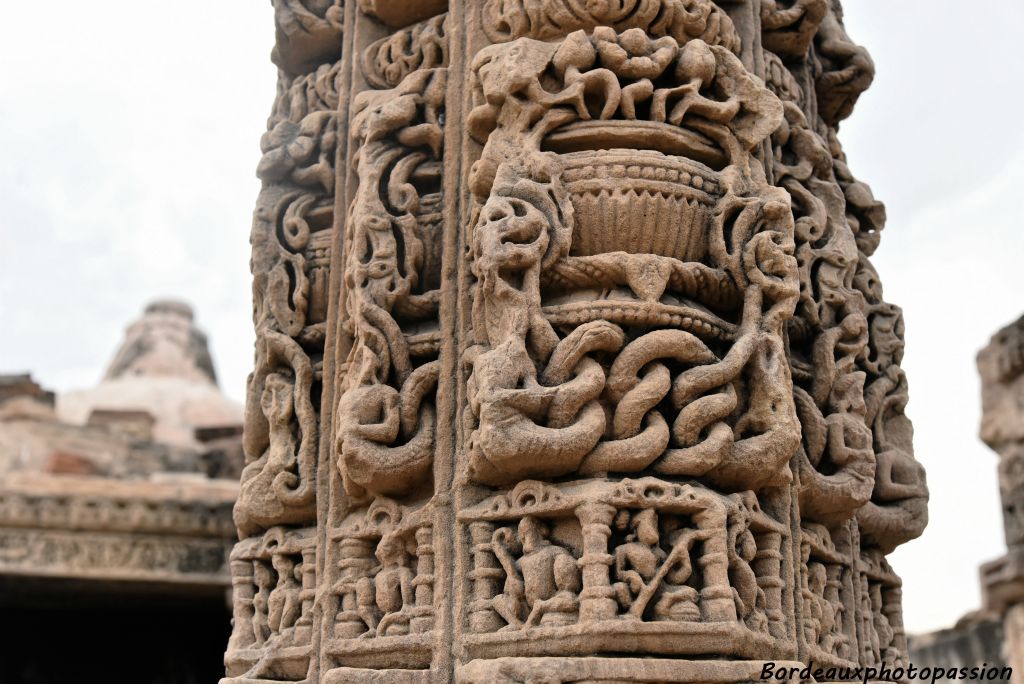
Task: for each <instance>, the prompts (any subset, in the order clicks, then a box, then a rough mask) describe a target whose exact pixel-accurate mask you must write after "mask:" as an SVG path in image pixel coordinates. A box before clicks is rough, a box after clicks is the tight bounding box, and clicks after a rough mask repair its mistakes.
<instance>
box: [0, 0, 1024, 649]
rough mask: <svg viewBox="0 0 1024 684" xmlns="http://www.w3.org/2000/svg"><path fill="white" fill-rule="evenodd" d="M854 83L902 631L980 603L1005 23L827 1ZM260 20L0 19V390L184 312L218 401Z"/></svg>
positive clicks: (231, 7) (249, 185) (1015, 246)
mask: <svg viewBox="0 0 1024 684" xmlns="http://www.w3.org/2000/svg"><path fill="white" fill-rule="evenodd" d="M846 22H847V28H848V30H849V32H850V34H851V36H853V38H854V39H855V40H857V41H859V42H860V43H862V44H863V45H865V46H866V47H867V48H868V49H869V50H870V51H871V53H872V55H873V57H874V59H875V63H876V65H877V67H878V76H877V78H876V80H875V83H874V85H873V86H872V88H871V89H870V90H869V91H868V92H867V93H866V94H865V95H864V96H863V97H862V98H861V101H860V103H859V104H858V106H857V110H856V111H855V112H854V114H853V116H852V118H851V119H849V120H848V121H847V122H845V123H844V124H843V126H842V132H841V136H840V137H841V139H842V141H843V143H844V145H845V148H846V150H847V153H848V155H849V158H850V165H851V168H852V169H853V171H854V173H855V174H856V175H857V176H858V177H859V178H861V179H862V180H865V181H867V182H869V183H870V184H871V186H872V188H873V189H874V191H875V195H876V196H877V197H878V198H879V199H882V200H884V201H885V202H886V204H887V206H888V213H889V222H888V227H887V228H886V230H885V232H884V233H883V237H882V245H881V247H880V249H879V251H878V253H877V254H876V256H875V258H874V263H875V265H876V266H877V267H878V270H879V272H880V273H881V275H882V279H883V282H884V283H885V292H886V296H887V298H888V299H889V300H890V301H892V302H894V303H897V304H900V305H901V306H903V308H904V310H905V314H906V322H907V355H906V359H905V362H904V366H905V368H906V371H907V374H908V376H909V380H910V396H911V402H910V407H909V413H910V414H911V417H912V418H913V419H914V424H915V428H916V448H917V455H918V458H919V459H920V460H921V461H922V462H923V463H924V464H925V466H926V468H927V469H928V480H929V484H930V487H931V491H932V498H931V507H930V512H931V523H930V525H929V527H928V529H927V530H926V531H925V534H924V536H923V537H922V538H921V539H919V540H917V541H915V542H912V543H910V544H909V545H907V546H906V547H903V548H902V549H900V550H898V551H897V552H896V553H895V554H894V556H893V565H894V566H895V567H896V569H897V571H899V572H900V573H901V574H902V575H903V578H904V602H905V620H906V625H907V628H908V630H910V631H912V632H920V631H927V630H932V629H937V628H940V627H944V626H948V625H951V624H952V623H953V622H955V621H956V619H957V618H959V617H960V616H961V615H962V614H963V613H965V612H966V611H968V610H971V609H973V608H976V607H977V606H978V605H979V602H980V592H979V588H978V579H977V577H978V573H977V566H978V564H979V563H981V562H982V561H985V560H989V559H992V558H995V557H997V556H999V555H1000V554H1001V553H1002V552H1003V539H1002V524H1001V519H1000V511H999V498H998V490H997V486H996V458H995V456H994V454H992V453H991V452H990V451H989V450H988V449H987V448H986V447H985V446H984V445H983V444H981V443H980V442H979V441H978V439H977V437H976V433H977V425H978V420H979V402H980V399H979V387H978V379H977V373H976V370H975V365H974V355H975V353H976V351H977V350H978V349H979V348H980V347H981V346H983V345H984V344H985V343H986V341H987V340H988V337H989V336H990V335H991V334H992V333H993V332H995V330H996V329H997V328H998V327H1000V326H1002V325H1003V324H1005V323H1008V322H1009V321H1011V320H1013V319H1014V318H1016V317H1017V315H1019V314H1020V313H1021V312H1022V311H1024V298H1022V297H1021V296H1020V295H1019V286H1018V284H1019V283H1020V282H1021V271H1022V270H1024V261H1022V259H1021V257H1022V255H1024V239H1022V237H1021V235H1022V230H1021V218H1020V217H1022V216H1024V189H1022V188H1024V142H1022V139H1024V136H1022V131H1021V126H1020V124H1019V116H1020V112H1021V110H1022V106H1021V105H1022V104H1024V102H1022V100H1024V95H1022V93H1024V89H1022V88H1021V86H1022V84H1024V78H1022V77H1024V59H1022V57H1021V55H1020V49H1019V27H1020V26H1021V25H1022V24H1024V4H1022V3H1017V2H1012V1H1011V0H990V1H987V2H977V3H973V4H972V5H971V6H970V8H967V7H966V6H965V5H964V4H963V3H962V2H953V0H942V1H936V0H930V1H929V0H900V1H899V2H894V1H892V0H847V2H846ZM273 38H274V31H273V17H272V10H271V8H270V3H269V2H254V1H253V0H213V1H211V0H178V1H177V2H173V3H161V4H146V3H138V2H136V1H134V0H133V1H131V2H129V1H128V0H102V2H89V3H86V2H81V1H80V0H51V1H49V2H45V3H43V2H18V3H14V2H11V3H6V6H5V7H4V20H3V22H0V65H3V66H0V150H2V151H0V207H2V210H0V326H2V327H0V372H14V371H23V370H31V371H32V373H33V374H34V375H35V377H36V378H37V380H39V381H40V382H42V383H43V384H44V385H45V386H47V387H49V388H51V389H55V390H58V391H63V390H68V389H73V388H78V387H85V386H89V385H92V384H94V383H95V382H96V381H97V380H98V379H99V377H100V376H101V374H102V372H103V369H104V368H105V366H106V364H107V363H108V362H109V360H110V358H111V357H112V355H113V353H114V350H115V348H116V347H117V345H118V344H119V342H120V340H121V337H122V331H123V328H124V326H125V325H127V323H128V322H129V321H130V320H132V319H133V318H135V317H136V316H137V315H138V314H139V312H140V311H141V310H142V308H143V307H144V306H145V304H146V303H147V302H148V301H150V300H152V299H154V298H156V297H162V296H174V297H178V298H183V299H186V300H188V301H190V302H192V304H193V305H194V307H195V308H196V313H197V319H198V322H199V324H200V326H201V327H202V328H203V329H205V330H206V331H207V333H208V334H209V336H210V339H211V343H212V351H213V355H214V360H215V362H216V365H217V370H218V372H219V375H220V378H221V385H222V387H223V388H224V390H225V392H227V393H228V394H229V395H231V396H232V397H235V398H237V399H239V400H241V398H242V397H243V395H244V391H245V389H244V387H245V376H246V374H247V373H248V371H249V368H250V366H251V363H252V337H253V336H252V332H251V327H252V322H251V316H250V310H251V309H250V306H251V305H250V290H249V272H248V259H249V248H248V234H249V225H250V217H251V212H252V207H253V202H254V200H255V198H256V193H257V191H258V188H259V184H258V182H257V181H256V179H255V176H254V169H255V167H256V162H257V161H258V159H259V137H260V135H261V134H262V132H263V130H264V124H265V122H266V117H267V114H268V112H269V110H270V104H271V100H272V98H273V95H274V80H275V73H276V72H275V69H274V67H273V66H272V65H271V64H270V61H269V52H270V47H271V45H272V43H273Z"/></svg>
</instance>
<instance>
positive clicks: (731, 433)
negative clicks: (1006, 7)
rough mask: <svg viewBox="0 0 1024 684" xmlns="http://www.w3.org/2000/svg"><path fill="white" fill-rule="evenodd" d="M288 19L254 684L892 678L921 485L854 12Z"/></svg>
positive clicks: (260, 347) (266, 233) (261, 209)
mask: <svg viewBox="0 0 1024 684" xmlns="http://www.w3.org/2000/svg"><path fill="white" fill-rule="evenodd" d="M275 9H276V12H277V23H278V29H279V31H278V47H277V49H276V51H275V53H274V59H275V61H276V62H277V63H278V65H279V66H281V68H282V81H281V87H280V89H279V94H278V101H277V104H276V105H275V109H274V114H273V116H272V117H271V121H270V126H269V131H268V133H267V135H266V136H265V137H264V143H263V149H264V158H263V160H262V161H261V163H260V167H259V173H260V176H261V178H263V180H264V190H263V192H262V193H261V196H260V199H259V202H258V208H257V215H256V222H255V227H254V232H253V246H254V258H253V273H254V301H255V309H254V311H255V321H256V326H257V331H258V341H257V359H256V370H255V371H254V373H253V376H252V379H251V381H250V394H249V424H248V425H247V435H246V443H247V454H248V465H247V467H246V472H245V473H243V478H242V479H243V498H242V500H241V501H240V503H239V507H238V509H237V510H236V518H237V520H238V524H239V527H240V530H241V532H242V534H243V535H244V536H245V537H246V539H244V540H243V541H242V543H241V545H240V546H239V547H238V548H236V551H235V554H234V555H233V557H232V568H233V572H235V573H236V574H235V577H236V580H237V581H236V585H235V586H236V594H235V607H236V626H235V632H234V635H233V637H232V644H231V646H229V651H228V662H229V675H230V676H231V677H232V679H231V680H230V681H232V682H253V681H254V680H256V679H257V678H263V679H268V678H270V679H279V680H286V681H296V682H297V681H306V682H310V683H312V682H325V683H327V684H333V683H335V682H347V681H367V682H370V681H374V682H376V681H381V682H384V681H388V682H392V681H394V682H399V681H401V682H430V681H452V680H453V679H454V681H465V682H473V681H510V682H511V681H523V682H525V681H545V682H547V681H550V682H562V681H583V680H587V679H588V678H590V679H601V678H604V679H615V680H617V681H619V680H621V681H631V680H637V681H640V679H637V677H640V676H641V675H642V676H643V677H645V679H642V680H643V681H679V682H681V681H706V680H707V678H708V677H712V678H718V679H721V680H722V681H743V680H745V679H750V678H756V674H752V673H754V672H755V670H754V669H753V668H754V667H755V666H756V664H757V663H758V662H761V661H763V660H774V661H776V662H782V661H786V660H793V661H807V660H811V659H813V660H814V661H815V662H820V663H833V664H836V665H839V666H843V665H848V664H852V665H856V664H858V663H871V664H877V663H879V662H886V663H896V662H900V661H901V660H902V659H904V658H905V648H906V644H905V638H904V635H903V628H902V623H901V617H900V607H899V602H900V589H899V586H900V583H899V579H898V578H897V577H896V576H895V574H894V573H893V572H892V570H891V568H889V566H888V565H887V563H886V561H885V554H887V553H888V552H890V551H892V549H894V548H895V547H896V546H898V545H899V544H902V543H904V542H906V541H908V540H909V539H912V538H913V537H915V536H917V535H918V534H920V532H921V531H922V529H923V527H924V524H925V522H926V519H927V513H926V502H927V488H926V485H925V480H924V473H923V470H922V469H921V467H920V465H919V464H918V463H917V462H916V461H915V460H914V456H913V450H912V444H911V438H912V430H911V426H910V423H909V421H908V420H907V418H906V416H905V414H904V409H905V407H906V403H907V384H906V379H905V376H904V374H903V371H902V370H901V369H900V363H901V360H902V354H903V342H902V334H903V322H902V316H901V313H900V311H899V309H898V308H897V307H895V306H893V305H892V304H890V303H888V302H886V301H885V299H884V297H883V296H882V291H881V285H880V283H879V280H878V276H877V274H876V273H875V271H874V268H873V267H872V265H871V263H870V261H869V257H870V255H871V254H872V253H873V252H874V251H875V249H876V247H877V246H878V241H879V236H880V232H881V230H882V228H883V227H884V223H885V210H884V207H883V206H882V205H881V203H879V202H878V201H876V200H875V198H874V197H873V196H872V194H871V191H870V189H869V188H868V186H867V185H866V184H864V183H863V182H861V181H859V180H858V179H857V178H856V177H855V176H854V175H853V174H852V172H851V170H850V168H849V167H848V165H847V162H846V159H845V156H844V154H843V151H842V148H841V146H840V144H839V142H838V139H837V136H836V126H837V124H838V122H839V121H840V120H841V119H843V118H845V117H846V116H848V115H849V114H850V112H851V110H852V107H853V104H854V103H855V101H856V99H857V97H858V96H859V94H860V93H861V92H862V91H863V90H864V88H866V87H867V85H868V84H869V83H870V81H871V78H872V75H873V65H872V64H871V61H870V58H869V57H868V56H867V54H866V52H865V51H864V50H863V49H862V48H860V47H859V46H857V45H856V44H854V43H853V42H851V41H850V39H849V37H848V36H847V34H846V32H845V29H844V27H843V23H842V12H841V8H840V6H839V4H838V3H837V2H834V1H833V0H797V1H795V2H782V1H781V0H780V1H778V2H773V1H770V0H765V1H764V2H761V3H760V4H759V5H757V6H756V7H752V6H749V5H748V4H746V3H724V2H723V3H715V2H712V1H711V0H629V1H627V2H620V3H601V2H597V3H595V2H577V1H576V0H537V1H535V2H532V1H531V2H524V1H523V0H486V2H482V3H454V2H453V3H443V2H437V1H435V0H417V1H415V2H398V1H397V0H360V2H359V3H357V5H353V6H349V7H342V6H341V5H340V4H339V3H337V2H313V1H312V0H306V1H305V2H291V1H287V2H280V3H275ZM304 31H305V32H308V37H306V38H304V37H303V32H304ZM314 525H316V528H315V529H316V530H317V531H318V533H319V534H318V535H317V534H314ZM315 559H319V560H320V568H319V569H318V568H317V567H316V565H315V562H314V560H315ZM311 589H313V590H315V591H312V592H311V591H310V590H311ZM239 606H241V608H240V607H239ZM239 611H240V612H239ZM239 625H241V626H239ZM307 625H311V628H309V629H307ZM300 626H301V627H302V629H299V627H300ZM610 655H614V656H615V657H614V658H611V657H608V656H610ZM623 656H628V657H623ZM634 656H635V657H634ZM649 656H658V658H649ZM630 663H631V664H632V665H633V666H635V668H636V669H634V670H629V669H624V668H626V666H627V664H630ZM666 663H668V664H670V665H666ZM638 673H640V674H638ZM574 677H575V679H573V678H574Z"/></svg>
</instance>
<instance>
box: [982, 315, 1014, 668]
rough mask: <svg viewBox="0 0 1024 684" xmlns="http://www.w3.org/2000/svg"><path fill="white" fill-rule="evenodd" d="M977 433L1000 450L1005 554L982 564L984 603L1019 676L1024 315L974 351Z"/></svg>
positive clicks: (1007, 655) (1010, 663)
mask: <svg viewBox="0 0 1024 684" xmlns="http://www.w3.org/2000/svg"><path fill="white" fill-rule="evenodd" d="M978 371H979V372H980V374H981V398H982V415H981V438H982V440H984V442H985V443H986V444H988V445H989V447H991V448H992V449H993V450H994V451H995V452H996V453H997V454H999V493H1000V497H1001V499H1002V502H1003V530H1004V532H1005V536H1006V550H1007V551H1006V555H1005V556H1003V557H1002V558H999V559H996V560H994V561H991V562H989V563H986V564H985V565H983V566H982V567H981V581H982V590H983V593H984V599H985V608H987V609H988V610H991V611H993V612H995V613H996V614H999V615H1002V616H1003V627H1004V631H1005V635H1006V636H1005V639H1006V641H1005V643H1004V644H1003V653H1004V657H1005V658H1006V663H1007V664H1008V665H1010V666H1011V667H1013V668H1014V671H1013V676H1012V678H1011V680H1012V681H1013V682H1014V684H1018V683H1019V682H1021V681H1024V680H1022V679H1021V677H1022V676H1024V675H1022V673H1021V672H1020V671H1019V670H1018V666H1021V664H1022V663H1021V654H1024V409H1022V407H1024V318H1020V319H1018V320H1017V321H1015V322H1014V323H1011V324H1010V325H1008V326H1006V327H1005V328H1003V329H1002V330H1000V331H999V332H997V333H996V334H995V335H993V336H992V339H991V340H990V341H989V343H988V346H986V347H985V348H984V349H982V350H981V352H979V353H978Z"/></svg>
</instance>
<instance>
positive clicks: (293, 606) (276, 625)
mask: <svg viewBox="0 0 1024 684" xmlns="http://www.w3.org/2000/svg"><path fill="white" fill-rule="evenodd" d="M271 563H272V564H273V566H274V571H275V572H276V573H277V586H275V587H274V590H273V591H271V592H270V597H269V599H268V600H267V624H268V626H269V627H270V631H271V632H273V633H275V634H280V633H282V632H283V631H284V630H286V629H288V628H289V627H292V626H293V625H294V624H295V622H296V621H297V620H298V619H299V615H301V614H302V598H301V594H302V585H301V583H300V580H301V577H302V564H301V563H299V564H298V565H296V563H295V562H294V561H292V559H291V558H289V557H288V556H287V555H285V554H283V553H277V554H274V556H273V558H272V559H271Z"/></svg>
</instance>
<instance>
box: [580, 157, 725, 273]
mask: <svg viewBox="0 0 1024 684" xmlns="http://www.w3.org/2000/svg"><path fill="white" fill-rule="evenodd" d="M561 159H562V163H563V165H564V167H565V171H564V175H563V179H564V181H565V184H566V187H567V188H568V190H569V194H570V196H571V198H572V206H573V209H574V216H573V218H574V221H575V225H574V226H573V236H572V247H571V248H570V251H569V253H570V254H572V255H574V256H591V255H595V254H606V253H609V252H629V253H631V254H656V255H659V256H665V257H672V258H675V259H679V260H680V261H700V259H701V258H702V257H703V256H704V253H705V252H706V251H707V233H708V222H709V221H710V220H711V212H712V211H713V210H714V206H715V202H716V200H717V193H718V177H717V174H716V173H715V172H714V171H713V170H711V169H710V168H708V167H707V166H705V165H703V164H701V163H700V162H696V161H694V160H692V159H687V158H686V157H678V156H674V155H666V154H662V153H660V152H657V151H654V150H625V149H616V150H595V151H586V152H569V153H566V154H563V155H561Z"/></svg>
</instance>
